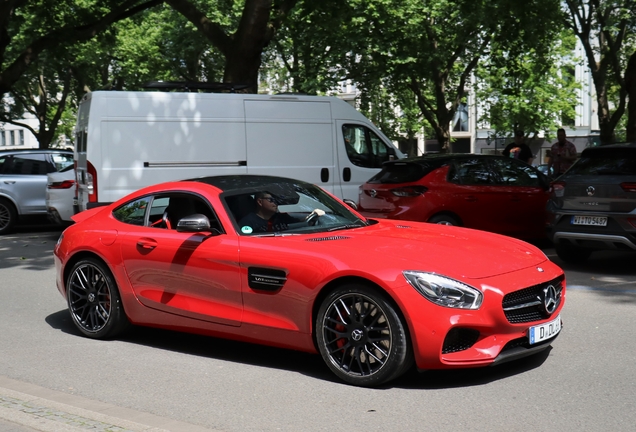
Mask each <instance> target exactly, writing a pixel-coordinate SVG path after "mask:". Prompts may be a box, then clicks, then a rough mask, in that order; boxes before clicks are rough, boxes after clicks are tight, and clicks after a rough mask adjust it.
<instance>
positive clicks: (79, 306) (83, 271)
mask: <svg viewBox="0 0 636 432" xmlns="http://www.w3.org/2000/svg"><path fill="white" fill-rule="evenodd" d="M66 299H67V302H68V310H69V312H70V313H71V317H72V318H73V322H74V323H75V326H76V327H77V328H78V329H79V331H81V332H82V333H83V334H84V335H85V336H88V337H90V338H93V339H106V338H109V337H113V336H116V335H117V334H119V333H121V332H122V331H123V330H125V328H126V327H127V326H128V324H129V323H128V319H127V318H126V314H125V313H124V308H123V306H122V304H121V298H120V296H119V291H118V290H117V284H116V283H115V278H114V277H113V275H112V273H111V272H110V270H109V269H108V267H107V266H106V265H105V264H103V263H102V262H101V261H98V260H97V259H94V258H87V259H85V260H82V261H80V262H78V263H77V264H75V266H74V267H73V270H71V273H70V276H69V277H68V280H67V283H66Z"/></svg>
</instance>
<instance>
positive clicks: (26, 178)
mask: <svg viewBox="0 0 636 432" xmlns="http://www.w3.org/2000/svg"><path fill="white" fill-rule="evenodd" d="M69 165H73V152H71V151H68V150H53V149H48V150H43V149H24V150H22V149H21V150H4V151H0V234H6V233H7V232H9V231H11V229H12V228H13V227H14V225H15V224H16V222H17V221H18V219H19V218H21V217H23V216H31V215H46V214H47V212H46V203H45V198H46V182H47V177H46V175H47V174H48V173H51V172H56V171H60V170H62V169H64V168H66V167H67V166H69Z"/></svg>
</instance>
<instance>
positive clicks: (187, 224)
mask: <svg viewBox="0 0 636 432" xmlns="http://www.w3.org/2000/svg"><path fill="white" fill-rule="evenodd" d="M202 231H212V229H211V227H210V220H209V219H208V218H207V216H205V215H202V214H199V213H195V214H193V215H190V216H186V217H184V218H181V219H180V220H179V222H178V223H177V232H202Z"/></svg>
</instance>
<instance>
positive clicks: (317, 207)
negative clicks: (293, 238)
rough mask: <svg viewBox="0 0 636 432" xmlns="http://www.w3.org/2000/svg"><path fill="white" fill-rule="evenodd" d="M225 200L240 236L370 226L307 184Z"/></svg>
mask: <svg viewBox="0 0 636 432" xmlns="http://www.w3.org/2000/svg"><path fill="white" fill-rule="evenodd" d="M223 199H224V201H225V204H226V208H227V209H228V213H229V214H230V215H231V216H232V218H233V219H234V220H233V222H234V225H235V227H236V229H237V232H238V233H239V234H241V235H285V234H304V233H316V232H330V231H334V230H338V229H353V228H356V227H361V226H366V225H367V222H366V221H365V220H363V219H360V218H359V217H358V216H356V215H355V214H354V213H353V212H351V211H350V210H349V208H348V207H347V206H345V205H343V204H341V203H340V202H339V201H337V200H336V199H334V198H333V197H331V195H329V194H327V193H326V192H324V191H323V190H322V189H321V188H319V187H317V186H314V185H309V184H306V183H298V184H296V183H288V182H279V183H270V184H265V185H263V186H262V187H260V188H259V189H258V190H254V188H250V190H249V191H243V192H239V191H232V193H231V194H225V195H224V196H223Z"/></svg>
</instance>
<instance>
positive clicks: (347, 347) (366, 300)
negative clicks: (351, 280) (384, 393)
mask: <svg viewBox="0 0 636 432" xmlns="http://www.w3.org/2000/svg"><path fill="white" fill-rule="evenodd" d="M316 339H317V342H318V349H319V351H320V353H321V355H322V357H323V360H324V361H325V363H326V364H327V366H328V367H329V368H330V369H331V370H332V372H334V373H335V374H336V375H337V376H338V377H339V378H340V379H342V380H343V381H346V382H348V383H350V384H354V385H358V386H363V387H371V386H377V385H380V384H382V383H384V382H387V381H389V380H392V379H394V378H397V377H398V376H399V375H401V374H403V373H404V372H406V370H407V369H408V368H409V367H410V366H411V364H412V361H413V355H412V353H411V345H410V343H409V341H408V337H407V333H406V330H405V326H404V324H403V322H402V320H401V319H400V317H399V316H398V314H397V313H396V311H395V309H394V308H393V306H392V305H391V304H390V303H389V302H388V301H387V300H386V298H385V295H383V294H381V293H379V292H377V291H376V290H374V289H371V288H369V287H366V286H363V285H349V286H345V287H341V288H339V289H337V290H336V291H334V292H333V293H331V294H330V295H329V296H328V297H327V298H326V299H325V301H324V302H323V303H322V305H321V307H320V310H319V311H318V316H317V319H316Z"/></svg>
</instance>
